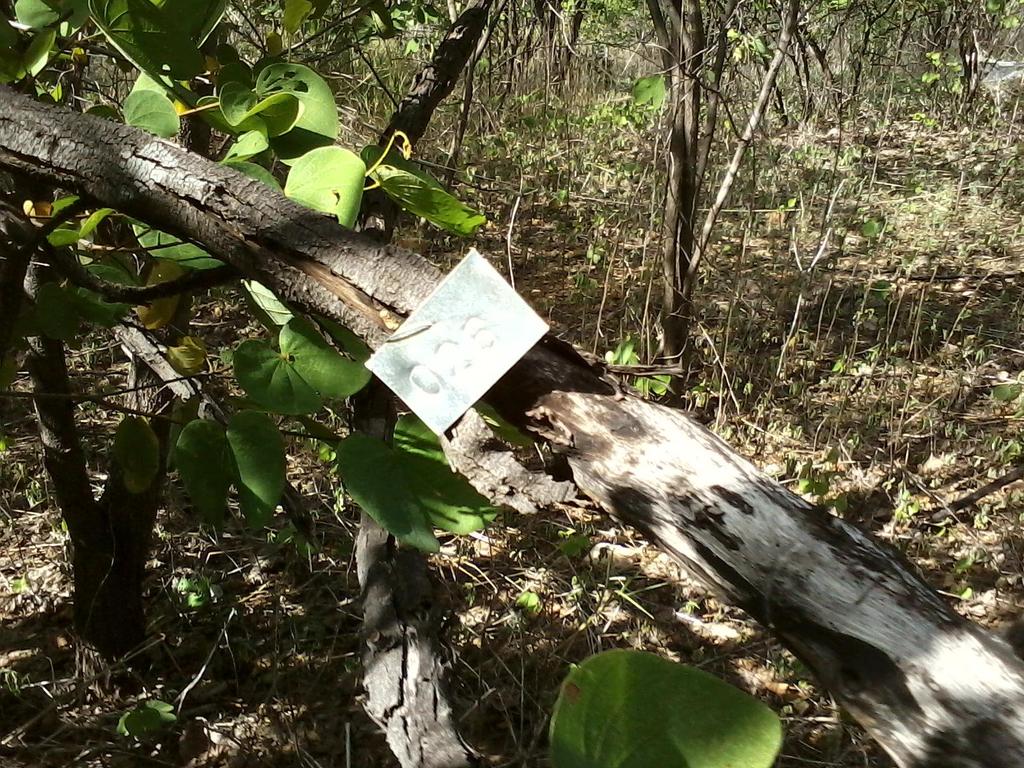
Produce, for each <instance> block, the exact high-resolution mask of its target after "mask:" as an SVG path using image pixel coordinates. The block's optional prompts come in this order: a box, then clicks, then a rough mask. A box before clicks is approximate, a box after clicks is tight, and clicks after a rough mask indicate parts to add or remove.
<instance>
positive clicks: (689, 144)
mask: <svg viewBox="0 0 1024 768" xmlns="http://www.w3.org/2000/svg"><path fill="white" fill-rule="evenodd" d="M647 7H648V10H649V12H650V14H651V21H652V22H653V23H654V30H655V33H656V35H657V38H658V44H659V45H660V46H661V61H662V68H663V69H664V71H665V77H666V79H667V81H668V82H667V83H666V85H667V95H668V99H667V104H668V114H669V121H670V129H669V140H668V153H667V172H666V181H665V209H664V213H663V218H662V227H661V238H662V241H661V271H662V306H661V331H662V340H661V351H662V357H663V358H664V359H665V361H666V362H668V363H669V364H673V365H675V364H679V365H680V366H681V364H682V354H683V350H684V349H685V347H686V340H687V336H688V335H689V328H690V318H691V315H692V311H691V308H690V301H689V299H688V297H687V296H686V293H685V291H684V286H683V282H684V279H685V276H686V274H687V271H688V270H689V266H690V261H691V259H692V258H693V256H694V251H693V249H694V242H695V238H696V227H697V223H696V215H697V198H698V165H699V156H700V147H699V139H700V136H699V121H700V113H701V100H702V98H701V97H702V92H701V88H700V83H699V82H698V79H697V78H698V75H699V73H700V70H701V68H702V66H703V59H704V53H703V52H704V21H703V18H702V16H701V10H700V2H699V0H682V1H681V3H680V4H678V5H677V4H676V3H675V2H673V0H647Z"/></svg>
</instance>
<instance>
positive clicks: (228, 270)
mask: <svg viewBox="0 0 1024 768" xmlns="http://www.w3.org/2000/svg"><path fill="white" fill-rule="evenodd" d="M44 251H45V252H46V255H47V257H48V258H49V259H50V263H51V264H52V265H53V267H54V268H55V269H56V270H57V271H58V272H60V273H61V274H62V275H63V276H64V277H66V278H67V279H68V280H70V281H71V282H72V283H74V284H75V285H77V286H79V287H81V288H88V289H89V290H90V291H95V292H96V293H98V294H100V295H101V296H102V297H103V298H104V299H106V300H107V301H114V302H124V303H126V304H149V303H150V302H153V301H156V300H157V299H164V298H167V297H168V296H176V295H177V294H179V293H184V292H186V291H199V290H203V289H205V288H212V287H214V286H216V285H221V284H223V283H226V282H229V281H231V280H234V279H237V278H238V277H240V275H239V273H238V270H237V269H235V268H234V267H232V266H230V265H227V264H225V265H223V266H220V267H214V268H213V269H200V270H192V271H191V272H186V273H185V274H184V275H182V276H181V277H177V278H175V279H173V280H168V281H166V282H163V283H157V284H155V285H145V286H137V285H119V284H117V283H111V282H109V281H108V280H103V279H101V278H99V277H97V276H96V275H94V274H93V273H92V272H90V271H89V270H87V269H86V268H85V267H83V266H82V265H81V263H79V261H78V259H77V258H76V257H75V256H74V255H73V254H70V253H67V252H66V251H62V250H60V249H57V248H50V247H44Z"/></svg>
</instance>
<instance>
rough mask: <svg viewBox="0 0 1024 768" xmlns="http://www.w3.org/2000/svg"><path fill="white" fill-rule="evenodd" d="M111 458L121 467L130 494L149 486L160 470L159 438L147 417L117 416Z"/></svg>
mask: <svg viewBox="0 0 1024 768" xmlns="http://www.w3.org/2000/svg"><path fill="white" fill-rule="evenodd" d="M114 459H115V460H116V461H117V463H118V465H119V466H120V467H121V473H122V475H121V479H122V481H123V482H124V487H125V488H127V489H128V490H129V491H130V492H131V493H142V492H143V491H145V490H146V489H148V488H149V486H150V485H152V483H153V478H154V477H156V473H157V471H158V470H159V469H160V441H159V440H158V439H157V436H156V433H155V432H153V428H152V427H151V426H149V420H148V419H145V418H143V417H142V416H125V417H124V418H123V419H121V423H120V424H118V426H117V432H115V433H114Z"/></svg>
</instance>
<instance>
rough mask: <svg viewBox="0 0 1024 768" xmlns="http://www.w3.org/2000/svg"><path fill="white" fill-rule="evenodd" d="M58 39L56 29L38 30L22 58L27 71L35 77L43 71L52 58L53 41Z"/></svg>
mask: <svg viewBox="0 0 1024 768" xmlns="http://www.w3.org/2000/svg"><path fill="white" fill-rule="evenodd" d="M56 39H57V30H55V29H43V30H40V31H39V32H36V34H35V36H34V37H33V38H32V42H31V43H29V44H28V49H27V50H26V51H25V55H24V56H23V57H22V60H21V65H22V67H23V68H24V70H25V73H27V74H29V75H32V76H33V77H35V76H36V75H38V74H39V73H40V72H42V71H43V67H45V66H46V62H48V61H49V60H50V53H52V49H53V43H54V41H55V40H56Z"/></svg>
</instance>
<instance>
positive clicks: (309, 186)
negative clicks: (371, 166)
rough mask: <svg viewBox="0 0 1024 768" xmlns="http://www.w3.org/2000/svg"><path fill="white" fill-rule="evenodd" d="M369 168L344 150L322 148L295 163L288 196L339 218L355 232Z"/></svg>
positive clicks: (287, 189) (288, 187)
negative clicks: (353, 228)
mask: <svg viewBox="0 0 1024 768" xmlns="http://www.w3.org/2000/svg"><path fill="white" fill-rule="evenodd" d="M365 178H366V166H365V165H364V164H363V161H362V160H361V159H360V158H359V156H358V155H357V154H355V153H354V152H350V151H349V150H347V149H344V148H342V147H319V148H318V149H314V150H311V151H310V152H307V153H306V154H305V155H303V156H302V157H300V158H299V159H298V160H296V161H295V164H294V165H293V166H292V169H291V171H290V172H289V173H288V180H287V181H286V182H285V184H284V193H285V195H286V196H288V197H290V198H292V199H293V200H296V201H298V202H300V203H302V204H303V205H308V206H309V207H310V208H313V209H315V210H317V211H323V212H324V213H330V214H333V215H335V216H337V217H338V221H339V222H340V223H341V224H342V226H345V227H349V228H352V227H353V226H355V223H356V218H357V216H358V215H359V205H360V203H361V202H362V199H363V183H364V180H365Z"/></svg>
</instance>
